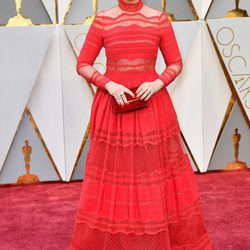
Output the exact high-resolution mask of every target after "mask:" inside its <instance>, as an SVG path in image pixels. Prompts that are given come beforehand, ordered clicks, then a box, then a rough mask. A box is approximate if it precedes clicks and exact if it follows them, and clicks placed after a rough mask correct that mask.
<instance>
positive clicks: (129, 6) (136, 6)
mask: <svg viewBox="0 0 250 250" xmlns="http://www.w3.org/2000/svg"><path fill="white" fill-rule="evenodd" d="M118 1H119V7H120V8H121V9H122V10H124V11H129V12H134V11H138V10H140V9H141V8H142V6H143V1H142V0H138V1H137V2H136V3H128V2H125V1H124V0H118Z"/></svg>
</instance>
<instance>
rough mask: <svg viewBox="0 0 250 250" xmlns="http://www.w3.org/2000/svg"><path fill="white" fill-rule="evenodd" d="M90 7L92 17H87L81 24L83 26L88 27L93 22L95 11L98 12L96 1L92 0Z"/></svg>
mask: <svg viewBox="0 0 250 250" xmlns="http://www.w3.org/2000/svg"><path fill="white" fill-rule="evenodd" d="M92 6H93V15H92V16H89V17H87V18H86V19H85V21H84V22H83V24H87V25H90V24H91V23H92V22H93V21H94V19H95V16H96V15H97V10H98V0H92Z"/></svg>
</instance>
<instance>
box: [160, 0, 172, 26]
mask: <svg viewBox="0 0 250 250" xmlns="http://www.w3.org/2000/svg"><path fill="white" fill-rule="evenodd" d="M161 5H162V11H164V12H166V8H167V0H162V2H161ZM166 13H167V16H168V17H169V19H170V20H171V21H175V16H174V14H172V13H169V12H166Z"/></svg>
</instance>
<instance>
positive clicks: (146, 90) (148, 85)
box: [135, 79, 164, 101]
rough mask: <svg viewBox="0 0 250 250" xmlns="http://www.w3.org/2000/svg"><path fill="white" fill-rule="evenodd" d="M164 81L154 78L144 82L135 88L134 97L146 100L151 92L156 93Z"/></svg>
mask: <svg viewBox="0 0 250 250" xmlns="http://www.w3.org/2000/svg"><path fill="white" fill-rule="evenodd" d="M163 86H164V83H163V81H162V80H160V79H156V80H155V81H153V82H144V83H142V84H141V85H140V86H139V87H138V88H137V90H136V92H135V94H136V97H137V98H139V99H141V100H143V99H145V101H146V100H148V99H149V98H150V97H151V96H152V95H153V94H155V93H157V92H158V91H159V90H160V89H161V88H163Z"/></svg>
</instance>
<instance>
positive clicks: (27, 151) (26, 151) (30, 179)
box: [17, 140, 40, 184]
mask: <svg viewBox="0 0 250 250" xmlns="http://www.w3.org/2000/svg"><path fill="white" fill-rule="evenodd" d="M22 152H23V155H24V161H25V168H26V174H25V175H22V176H19V177H18V180H17V183H19V184H28V183H36V182H40V180H39V178H38V176H37V175H33V174H30V155H31V153H32V147H31V146H30V145H29V141H28V140H25V146H23V148H22Z"/></svg>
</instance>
